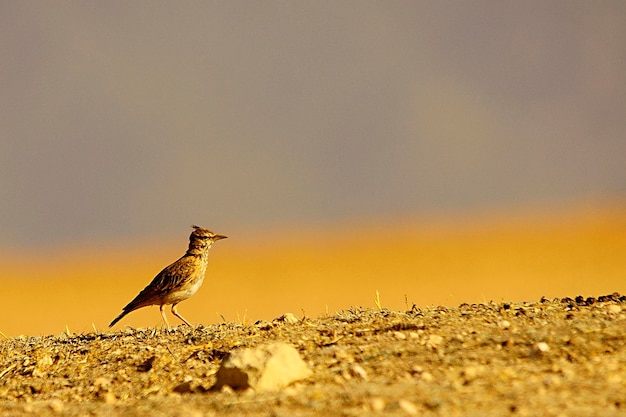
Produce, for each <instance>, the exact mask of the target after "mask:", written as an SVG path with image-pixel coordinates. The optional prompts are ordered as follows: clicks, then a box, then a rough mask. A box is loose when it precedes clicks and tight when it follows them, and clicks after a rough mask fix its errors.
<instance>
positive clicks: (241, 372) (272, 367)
mask: <svg viewBox="0 0 626 417" xmlns="http://www.w3.org/2000/svg"><path fill="white" fill-rule="evenodd" d="M310 375H311V370H310V369H309V368H308V366H307V365H306V363H304V361H303V360H302V358H301V357H300V354H299V353H298V351H297V350H296V349H295V348H294V347H293V346H290V345H288V344H286V343H273V344H268V345H263V346H259V347H257V348H253V349H240V350H236V351H234V352H232V353H231V354H230V355H229V356H228V357H227V358H226V359H225V360H224V361H223V362H222V365H221V366H220V369H219V370H218V371H217V374H216V378H217V381H216V382H215V385H214V386H213V389H221V388H222V387H224V386H230V387H231V388H233V389H237V390H245V389H248V388H252V389H254V390H256V391H272V390H278V389H281V388H284V387H286V386H287V385H289V384H290V383H292V382H295V381H299V380H301V379H305V378H307V377H309V376H310Z"/></svg>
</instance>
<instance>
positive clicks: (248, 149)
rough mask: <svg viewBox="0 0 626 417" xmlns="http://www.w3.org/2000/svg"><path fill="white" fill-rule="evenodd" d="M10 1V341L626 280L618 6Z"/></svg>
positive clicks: (625, 105) (5, 151)
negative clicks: (158, 295) (194, 248)
mask: <svg viewBox="0 0 626 417" xmlns="http://www.w3.org/2000/svg"><path fill="white" fill-rule="evenodd" d="M0 10H1V13H0V22H1V24H0V53H1V56H2V58H1V59H0V83H1V84H0V85H1V91H2V92H1V94H0V173H1V175H0V214H1V215H0V231H1V233H0V251H1V252H0V268H1V269H0V293H1V294H2V295H3V305H4V308H5V311H12V312H13V314H5V315H4V316H3V317H2V318H0V331H1V332H3V333H4V334H6V335H9V336H10V335H16V334H40V333H58V332H61V331H64V330H65V326H66V325H67V326H68V327H69V328H70V330H71V331H76V332H80V331H92V328H93V327H94V326H95V327H96V328H98V330H104V328H105V327H106V325H107V324H108V322H109V321H110V320H111V319H113V318H114V317H115V316H116V315H117V314H118V313H119V311H120V310H121V308H122V307H123V306H124V305H125V304H126V303H127V302H128V301H130V299H132V298H133V297H134V296H135V295H136V293H137V292H138V291H139V290H140V289H141V288H143V286H145V285H146V284H147V283H148V282H149V281H150V280H151V279H152V277H154V275H156V274H157V273H158V272H159V271H160V270H161V268H163V267H164V266H166V265H167V264H169V263H170V262H172V261H174V260H176V259H177V258H178V257H179V256H180V255H182V254H183V253H184V250H185V248H186V245H187V237H188V235H189V233H190V232H191V229H190V228H189V226H190V225H191V224H199V225H201V226H203V227H207V228H210V229H212V230H214V231H215V232H217V233H221V234H226V235H228V236H229V239H227V240H224V241H220V242H218V243H217V244H216V245H215V246H214V248H213V249H212V252H211V257H210V258H211V260H210V265H209V270H208V273H207V281H205V284H204V286H203V288H202V289H201V290H200V292H199V293H198V294H197V295H196V296H195V297H193V298H192V299H190V300H188V301H186V302H185V303H184V304H181V306H180V312H181V313H182V314H183V315H184V316H185V317H186V318H188V319H189V320H190V321H192V322H202V323H205V324H209V323H213V322H218V321H221V320H224V319H226V320H236V321H240V322H248V323H249V322H254V321H256V320H258V319H272V318H273V317H276V316H278V315H280V314H282V313H285V312H287V311H290V312H293V313H296V314H297V315H300V316H301V315H303V314H306V315H308V316H317V315H319V314H325V313H327V312H329V313H332V312H334V311H335V310H337V309H342V308H348V307H350V306H352V305H362V306H366V307H374V306H375V303H374V299H375V294H376V291H377V290H378V291H379V294H380V301H381V303H382V306H383V307H389V308H397V309H403V308H407V307H408V308H410V307H411V305H412V304H413V303H416V304H417V305H418V306H426V305H436V304H444V305H456V304H458V303H460V302H483V301H488V300H495V301H501V300H521V299H539V297H541V296H548V297H564V296H575V295H577V294H579V293H583V295H594V296H597V295H601V293H602V294H604V293H606V292H613V291H621V292H626V288H625V286H626V285H625V283H626V169H625V166H626V137H625V132H626V71H624V69H625V68H626V26H625V25H624V22H625V21H626V3H624V2H623V1H619V0H616V1H601V2H593V3H591V2H585V1H569V0H568V1H553V2H543V1H526V2H499V1H477V2H470V3H467V2H451V1H444V2H434V1H433V2H428V1H424V2H403V1H397V2H374V1H342V2H334V1H319V2H303V1H269V2H262V3H257V2H249V1H222V2H220V1H216V2H184V3H180V2H147V1H137V2H132V3H126V2H87V3H85V2H78V1H70V2H62V3H58V2H38V1H33V2H11V3H3V4H2V5H1V6H0ZM171 322H174V320H171ZM126 324H130V325H134V326H148V325H150V326H152V325H159V324H160V316H159V314H158V308H156V307H153V308H146V309H143V310H141V311H138V312H136V313H133V314H131V315H129V316H128V317H127V318H125V319H124V320H123V321H122V322H121V323H120V324H119V325H118V326H123V325H126Z"/></svg>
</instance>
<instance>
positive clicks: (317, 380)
mask: <svg viewBox="0 0 626 417" xmlns="http://www.w3.org/2000/svg"><path fill="white" fill-rule="evenodd" d="M271 341H284V342H287V343H290V344H292V345H293V346H295V347H296V348H297V349H298V351H299V352H300V354H301V356H302V357H303V358H304V360H305V361H306V362H307V363H308V364H309V366H310V367H311V369H312V370H313V374H312V376H311V377H310V378H309V379H307V380H305V381H302V382H299V383H296V384H294V385H292V386H290V387H288V388H286V389H284V390H282V391H279V392H272V393H255V392H251V391H248V392H233V391H231V390H220V391H212V390H211V387H212V385H213V383H214V381H215V373H216V372H217V369H218V367H219V364H220V361H221V360H222V359H223V358H224V356H225V355H226V354H227V353H228V352H230V351H232V350H235V349H239V348H243V347H253V346H257V345H259V344H262V343H266V342H271ZM0 410H2V415H3V416H27V415H28V416H30V415H33V416H34V415H39V416H47V415H120V416H121V415H129V416H148V415H150V416H153V415H155V416H159V415H181V416H183V415H185V416H203V415H233V416H234V415H241V414H243V413H246V414H248V415H252V416H307V415H345V416H353V415H354V416H356V415H369V414H377V413H384V414H385V415H399V416H407V415H409V416H410V415H424V416H455V415H464V416H484V415H490V416H509V415H544V416H552V415H553V416H560V415H586V416H593V415H603V416H613V415H624V414H625V413H626V297H625V296H620V295H619V294H617V293H615V294H612V295H609V296H602V297H598V298H591V297H590V298H583V297H577V298H574V299H571V298H563V299H554V300H547V299H541V300H538V301H536V302H524V303H486V304H472V305H469V304H462V305H460V306H458V307H454V308H451V307H428V308H419V307H417V306H413V308H411V309H410V310H409V311H390V310H387V309H384V308H383V309H361V308H351V309H349V310H344V311H341V312H338V313H336V314H333V315H327V316H322V317H319V318H315V319H312V318H303V319H302V320H301V321H300V322H297V323H285V322H283V321H281V320H274V321H272V322H267V321H260V322H257V323H254V324H240V323H222V324H216V325H211V326H198V327H197V328H194V329H191V328H188V327H183V326H181V327H178V328H176V329H173V330H172V331H170V332H166V331H164V330H161V329H152V328H144V329H132V328H126V329H123V330H121V331H117V332H111V333H100V332H93V333H86V334H69V335H68V334H62V335H60V336H45V337H17V338H9V339H5V340H1V341H0Z"/></svg>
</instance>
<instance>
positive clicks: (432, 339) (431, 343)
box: [426, 334, 443, 349]
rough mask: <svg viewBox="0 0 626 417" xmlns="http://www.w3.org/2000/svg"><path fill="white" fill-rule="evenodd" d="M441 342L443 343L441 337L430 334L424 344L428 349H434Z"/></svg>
mask: <svg viewBox="0 0 626 417" xmlns="http://www.w3.org/2000/svg"><path fill="white" fill-rule="evenodd" d="M441 342H443V337H441V336H439V335H436V334H431V335H430V336H428V341H427V342H426V344H427V345H428V347H431V348H433V349H436V348H437V347H438V346H439V345H440V344H441Z"/></svg>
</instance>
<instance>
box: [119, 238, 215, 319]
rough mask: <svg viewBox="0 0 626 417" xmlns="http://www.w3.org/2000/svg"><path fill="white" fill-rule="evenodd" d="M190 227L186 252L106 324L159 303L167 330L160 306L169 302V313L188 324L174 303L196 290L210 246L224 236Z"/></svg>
mask: <svg viewBox="0 0 626 417" xmlns="http://www.w3.org/2000/svg"><path fill="white" fill-rule="evenodd" d="M192 227H193V228H194V231H193V232H191V235H190V236H189V248H188V249H187V252H185V254H184V255H183V256H182V257H181V258H180V259H178V260H177V261H176V262H174V263H172V264H171V265H169V266H166V267H165V268H164V269H163V270H162V271H161V272H159V274H158V275H157V276H156V277H154V279H153V280H152V282H151V283H150V284H148V286H147V287H146V288H144V289H143V290H142V291H141V292H140V293H139V294H137V296H136V297H135V298H134V299H133V301H131V302H130V303H128V304H127V305H126V307H124V308H123V309H122V313H121V314H120V315H119V316H117V317H116V318H115V320H113V321H112V322H111V324H109V327H113V326H114V325H115V323H117V322H118V321H120V320H121V319H122V317H124V316H125V315H127V314H128V313H130V312H131V311H134V310H137V309H138V308H141V307H147V306H152V305H158V306H159V310H160V311H161V316H162V317H163V321H164V322H165V325H166V326H167V328H168V329H169V327H170V326H169V323H168V321H167V317H165V311H163V306H164V305H168V304H171V305H172V314H173V315H175V316H176V317H178V318H179V319H181V320H182V321H183V322H184V323H185V324H186V325H188V326H190V327H191V324H189V322H188V321H187V320H185V318H184V317H183V316H181V315H180V314H179V313H178V311H176V305H177V304H178V303H180V302H181V301H184V300H186V299H187V298H189V297H191V296H192V295H194V294H195V293H196V291H198V288H200V285H202V281H203V280H204V273H205V272H206V267H207V263H208V260H209V249H210V248H211V245H212V244H213V242H215V241H217V240H220V239H225V238H226V236H222V235H216V234H215V233H213V232H211V231H210V230H207V229H203V228H202V227H199V226H192Z"/></svg>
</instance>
